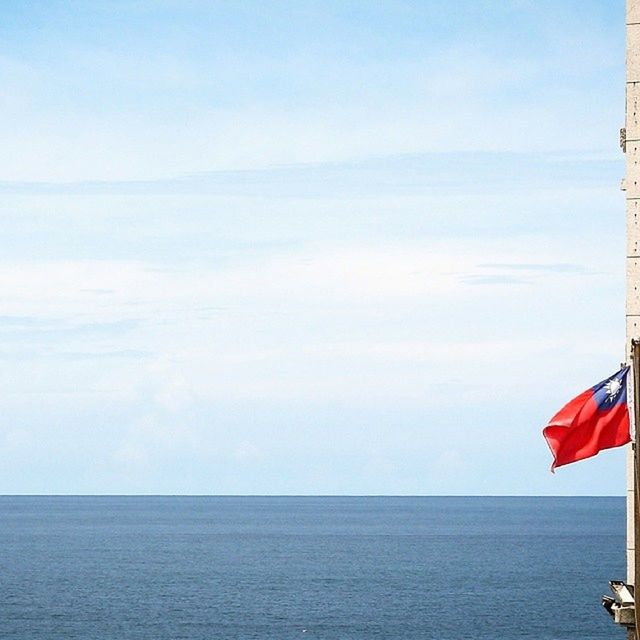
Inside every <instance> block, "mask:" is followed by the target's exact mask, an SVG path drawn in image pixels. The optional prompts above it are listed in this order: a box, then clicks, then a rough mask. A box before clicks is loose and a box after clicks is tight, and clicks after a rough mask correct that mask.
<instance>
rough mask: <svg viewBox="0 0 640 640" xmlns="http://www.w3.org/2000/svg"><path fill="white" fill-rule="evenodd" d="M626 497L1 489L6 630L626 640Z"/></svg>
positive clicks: (76, 634)
mask: <svg viewBox="0 0 640 640" xmlns="http://www.w3.org/2000/svg"><path fill="white" fill-rule="evenodd" d="M624 508H625V507H624V499H623V498H357V497H356V498H329V497H327V498H292V497H282V498H258V497H256V498H253V497H238V498H235V497H193V498H190V497H0V638H2V639H3V640H9V639H19V640H49V639H51V640H53V639H56V640H58V639H59V640H63V639H64V640H68V639H71V638H78V639H82V640H89V639H95V640H112V639H114V640H115V639H145V640H159V639H165V638H166V639H176V640H177V639H179V638H184V639H189V640H191V639H194V640H195V639H205V638H206V639H215V640H225V639H227V638H228V639H236V638H237V639H240V638H242V639H253V638H255V639H260V640H271V639H273V640H276V639H277V640H289V639H296V640H312V639H327V640H334V639H335V640H339V639H344V640H346V639H358V640H372V639H374V638H384V639H389V640H391V639H394V640H396V639H397V640H411V639H414V638H415V639H418V638H425V639H433V640H449V639H450V640H461V639H464V640H474V639H478V640H500V639H505V640H508V639H514V638H535V639H536V640H560V639H564V638H567V639H572V640H578V639H579V640H596V639H598V640H600V639H602V640H604V639H605V638H606V639H607V640H611V639H612V638H620V640H624V637H625V634H624V632H623V630H622V629H620V628H619V627H616V626H615V625H614V624H613V622H612V621H611V619H610V618H609V616H608V615H607V613H606V612H605V611H604V609H603V608H602V607H601V605H600V596H601V595H602V594H604V593H607V592H608V587H607V581H608V580H610V579H612V578H621V579H624V574H625V568H624V562H625V558H624V547H625V536H624V531H625V512H624Z"/></svg>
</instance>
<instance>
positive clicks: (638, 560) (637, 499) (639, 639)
mask: <svg viewBox="0 0 640 640" xmlns="http://www.w3.org/2000/svg"><path fill="white" fill-rule="evenodd" d="M631 366H632V372H633V424H634V429H635V434H634V440H633V442H632V443H631V445H630V446H631V449H632V451H633V479H634V480H633V485H634V500H633V525H634V527H633V529H634V530H633V533H634V542H635V540H640V532H639V531H638V530H639V529H640V456H639V455H638V444H637V443H638V425H640V420H639V417H640V340H636V339H632V340H631ZM634 547H635V545H634ZM634 551H635V549H634ZM633 555H634V567H633V569H634V572H633V573H634V577H635V576H640V553H634V554H633ZM633 584H634V600H636V597H635V584H636V582H635V579H634V582H633ZM639 592H640V591H639ZM634 618H635V629H634V631H635V634H634V635H635V638H636V640H640V607H638V603H637V600H636V602H635V605H634Z"/></svg>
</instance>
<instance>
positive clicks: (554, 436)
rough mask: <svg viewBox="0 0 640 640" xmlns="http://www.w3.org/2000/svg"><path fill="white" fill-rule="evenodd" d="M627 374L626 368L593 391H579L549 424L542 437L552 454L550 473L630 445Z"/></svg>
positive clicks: (592, 389) (627, 368)
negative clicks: (614, 448)
mask: <svg viewBox="0 0 640 640" xmlns="http://www.w3.org/2000/svg"><path fill="white" fill-rule="evenodd" d="M628 373H629V367H623V368H622V369H620V371H618V372H617V373H614V374H613V375H612V376H611V377H609V378H607V379H606V380H603V381H602V382H599V383H598V384H597V385H595V387H591V389H587V390H586V391H583V392H582V393H581V394H580V395H579V396H577V397H576V398H574V399H573V400H571V402H569V403H568V404H566V405H565V406H564V407H562V409H560V411H558V413H556V415H555V416H553V418H551V420H549V424H548V425H547V426H546V427H545V428H544V429H543V431H542V434H543V435H544V437H545V439H546V441H547V444H548V445H549V448H550V449H551V453H552V454H553V464H552V465H551V471H553V470H554V469H555V468H556V467H561V466H563V465H565V464H569V463H571V462H577V461H578V460H584V459H585V458H591V456H595V455H596V454H597V453H598V452H600V451H602V450H603V449H611V448H612V447H620V446H622V445H624V444H627V442H630V441H631V437H630V435H629V408H628V406H627V374H628Z"/></svg>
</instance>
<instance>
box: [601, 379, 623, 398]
mask: <svg viewBox="0 0 640 640" xmlns="http://www.w3.org/2000/svg"><path fill="white" fill-rule="evenodd" d="M620 389H622V383H621V382H620V380H618V378H613V379H611V380H609V382H607V383H606V384H605V385H604V390H605V391H606V392H607V400H608V401H609V402H613V399H614V398H615V397H616V396H617V395H618V394H619V393H620Z"/></svg>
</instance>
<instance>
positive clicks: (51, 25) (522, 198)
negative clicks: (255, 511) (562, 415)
mask: <svg viewBox="0 0 640 640" xmlns="http://www.w3.org/2000/svg"><path fill="white" fill-rule="evenodd" d="M623 65H624V28H623V3H622V2H611V3H602V2H595V1H594V2H585V1H581V2H568V1H567V2H562V3H559V2H555V1H554V2H551V1H547V2H544V1H535V2H534V1H533V0H532V1H527V0H518V1H516V0H513V1H506V0H505V1H504V2H500V3H498V2H481V1H474V2H470V1H469V2H459V3H455V5H451V4H449V3H443V2H437V1H435V0H434V1H421V2H394V1H388V2H382V3H370V2H355V1H354V2H326V1H325V2H304V1H302V2H301V1H297V2H278V3H271V2H196V1H192V2H189V1H181V2H172V1H168V0H167V1H162V0H158V1H156V2H145V1H134V0H131V1H129V2H118V1H104V2H93V3H73V2H54V1H47V2H44V1H43V2H21V3H19V2H14V3H7V4H6V6H3V20H2V23H1V24H0V116H1V117H0V139H1V140H2V148H3V153H2V154H0V221H1V225H2V227H1V228H2V233H1V234H0V296H1V299H2V301H3V302H2V309H1V310H0V337H1V339H0V360H1V361H2V363H3V366H2V367H1V368H0V401H1V406H2V407H3V414H4V417H3V420H2V421H1V425H0V450H2V451H3V464H2V465H0V492H2V493H205V494H219V493H234V494H238V493H239V494H245V493H251V494H256V493H257V494H283V493H285V494H290V493H294V494H327V493H330V494H544V495H546V494H578V495H580V494H588V495H596V494H621V493H622V492H623V489H624V473H623V457H622V452H621V451H610V452H606V453H603V454H601V455H600V456H599V457H598V458H596V459H594V460H591V461H586V462H582V463H579V464H576V465H573V466H570V467H566V468H563V469H560V470H559V471H558V473H557V474H556V475H555V476H551V474H550V473H549V472H548V468H549V465H550V454H549V452H548V450H547V448H546V445H545V443H544V441H543V439H542V436H541V429H542V427H543V426H544V425H545V423H546V420H547V419H548V418H549V417H550V416H551V415H552V414H553V413H554V412H555V411H556V410H557V409H558V408H559V407H560V406H561V405H562V404H563V403H564V402H565V401H567V400H568V399H570V398H571V397H572V396H573V395H576V394H577V393H578V392H580V391H582V390H583V389H584V388H586V387H588V386H590V385H592V384H594V383H595V382H597V381H599V380H601V379H603V378H605V377H606V376H607V375H609V374H610V373H613V372H614V371H615V370H616V369H617V367H618V364H619V362H620V360H621V358H622V356H623V353H624V280H623V279H624V201H623V195H622V193H621V192H620V191H619V184H620V179H621V177H622V175H623V171H624V168H623V155H622V153H621V152H620V150H619V148H618V129H619V127H620V126H622V125H623V120H624V104H623V95H624V66H623Z"/></svg>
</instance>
